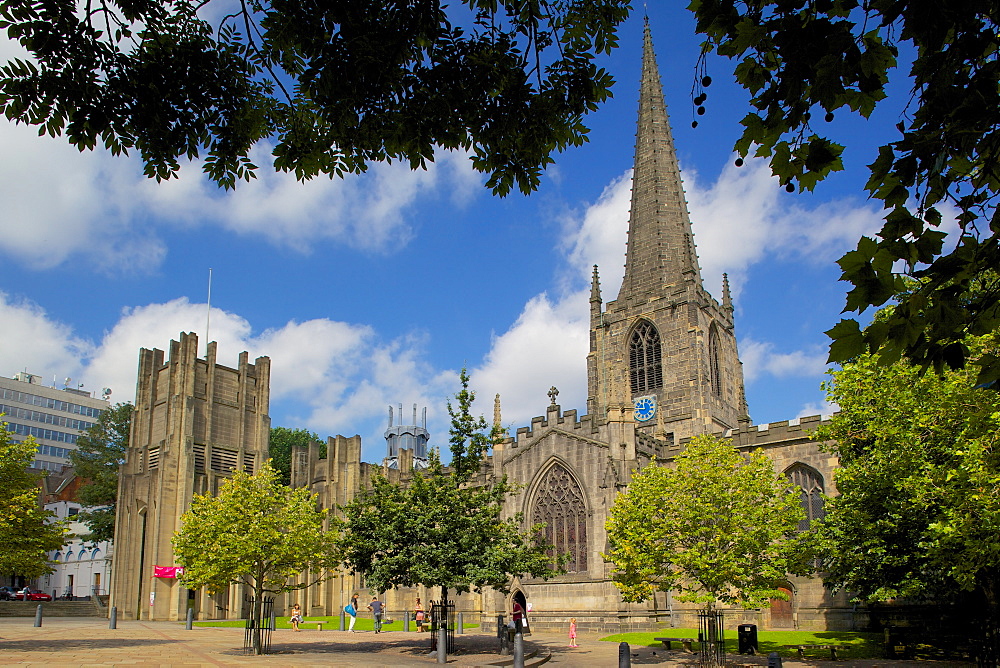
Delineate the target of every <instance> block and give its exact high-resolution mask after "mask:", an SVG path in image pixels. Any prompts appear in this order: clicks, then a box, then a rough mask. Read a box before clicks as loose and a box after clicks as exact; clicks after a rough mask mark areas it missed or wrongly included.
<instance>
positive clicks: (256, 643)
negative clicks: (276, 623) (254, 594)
mask: <svg viewBox="0 0 1000 668" xmlns="http://www.w3.org/2000/svg"><path fill="white" fill-rule="evenodd" d="M248 603H249V604H250V610H251V612H250V614H249V615H248V616H247V628H246V632H244V634H243V653H244V654H270V653H271V611H272V610H274V599H273V598H271V597H269V596H265V597H264V598H263V600H262V601H261V606H260V619H259V620H258V619H256V616H255V615H254V614H253V609H254V599H252V598H251V599H249V601H248ZM258 622H259V624H260V625H259V627H258Z"/></svg>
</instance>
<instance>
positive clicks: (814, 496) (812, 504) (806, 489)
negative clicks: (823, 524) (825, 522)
mask: <svg viewBox="0 0 1000 668" xmlns="http://www.w3.org/2000/svg"><path fill="white" fill-rule="evenodd" d="M785 475H786V476H788V479H789V480H790V481H791V482H792V484H793V485H795V486H797V487H798V488H799V490H800V492H799V503H800V504H801V505H802V510H804V511H805V515H806V516H805V519H803V520H802V521H801V522H799V531H805V530H806V529H808V528H809V524H810V522H812V521H813V520H818V519H822V517H823V515H824V514H825V513H824V511H823V476H821V475H820V474H819V471H817V470H816V469H814V468H812V467H811V466H806V465H805V464H794V465H792V466H791V467H790V468H789V469H788V470H787V471H785Z"/></svg>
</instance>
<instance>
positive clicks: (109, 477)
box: [69, 403, 135, 543]
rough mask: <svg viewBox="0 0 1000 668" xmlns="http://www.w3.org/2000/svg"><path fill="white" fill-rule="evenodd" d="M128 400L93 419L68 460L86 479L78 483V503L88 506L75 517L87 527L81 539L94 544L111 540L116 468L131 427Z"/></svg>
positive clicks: (113, 519)
mask: <svg viewBox="0 0 1000 668" xmlns="http://www.w3.org/2000/svg"><path fill="white" fill-rule="evenodd" d="M134 409H135V407H134V406H133V405H132V404H131V403H121V404H116V405H114V406H112V407H111V408H109V409H107V410H105V411H103V412H102V413H101V414H100V415H99V416H98V418H97V422H96V423H94V426H93V427H91V428H90V429H88V430H87V431H86V433H84V434H83V435H82V436H80V438H78V439H77V441H76V450H70V453H69V460H70V462H71V463H72V464H73V468H74V470H75V472H76V475H77V476H79V477H80V478H83V479H84V480H86V482H85V483H84V484H83V485H81V486H80V489H79V492H78V499H79V501H80V505H82V506H83V507H84V508H88V510H85V511H84V512H82V513H80V514H79V515H77V519H78V520H79V521H81V522H83V523H84V524H86V525H87V527H88V528H89V529H90V533H89V534H87V535H85V536H82V538H83V540H85V541H88V542H93V543H98V542H100V541H103V540H114V537H115V507H116V506H117V503H118V467H119V466H121V465H122V464H123V463H124V462H125V455H126V453H127V452H128V442H129V429H130V428H131V426H132V411H133V410H134Z"/></svg>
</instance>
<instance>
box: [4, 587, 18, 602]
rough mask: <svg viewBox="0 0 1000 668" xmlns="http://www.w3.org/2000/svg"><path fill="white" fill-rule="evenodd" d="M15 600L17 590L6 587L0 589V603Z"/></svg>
mask: <svg viewBox="0 0 1000 668" xmlns="http://www.w3.org/2000/svg"><path fill="white" fill-rule="evenodd" d="M16 598H17V590H16V589H14V588H13V587H7V586H6V585H5V586H3V587H0V601H13V600H15V599H16Z"/></svg>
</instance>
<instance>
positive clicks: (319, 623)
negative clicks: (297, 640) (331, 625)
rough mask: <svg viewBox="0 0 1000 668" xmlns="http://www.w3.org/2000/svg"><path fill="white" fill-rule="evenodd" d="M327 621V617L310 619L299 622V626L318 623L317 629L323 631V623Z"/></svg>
mask: <svg viewBox="0 0 1000 668" xmlns="http://www.w3.org/2000/svg"><path fill="white" fill-rule="evenodd" d="M326 623H327V622H326V620H325V619H319V620H316V621H312V620H309V621H302V622H299V626H302V625H303V624H315V625H316V630H317V631H322V630H323V625H324V624H326Z"/></svg>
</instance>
